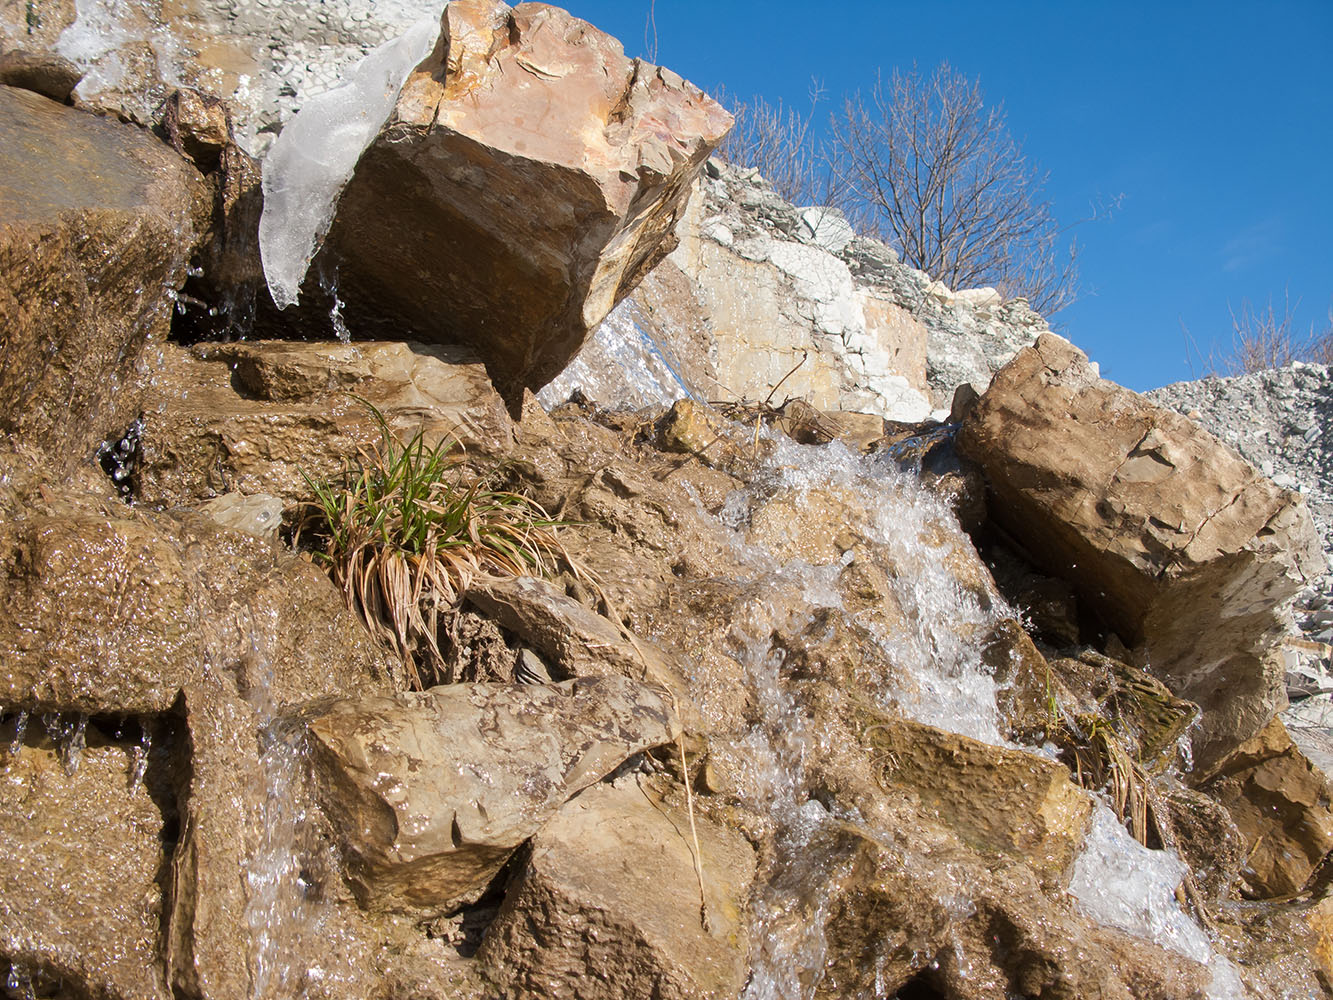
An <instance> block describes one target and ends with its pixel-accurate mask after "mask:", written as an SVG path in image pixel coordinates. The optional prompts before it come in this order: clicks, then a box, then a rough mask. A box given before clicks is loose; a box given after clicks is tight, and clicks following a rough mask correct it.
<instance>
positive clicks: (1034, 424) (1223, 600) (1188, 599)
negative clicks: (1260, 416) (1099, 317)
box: [958, 334, 1324, 765]
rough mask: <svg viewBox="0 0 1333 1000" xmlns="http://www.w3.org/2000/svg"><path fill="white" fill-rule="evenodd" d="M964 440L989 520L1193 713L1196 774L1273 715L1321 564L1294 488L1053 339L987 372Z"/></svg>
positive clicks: (1047, 336) (1310, 524)
mask: <svg viewBox="0 0 1333 1000" xmlns="http://www.w3.org/2000/svg"><path fill="white" fill-rule="evenodd" d="M958 446H959V450H960V451H961V452H962V453H963V454H964V455H966V456H967V457H969V458H971V459H973V460H974V461H976V462H978V463H979V464H980V465H981V466H982V469H983V470H984V473H985V475H986V479H987V483H988V485H989V486H990V489H991V492H992V494H993V496H994V499H995V503H994V505H993V513H992V517H993V518H994V519H995V520H996V521H998V522H999V523H1000V524H1001V525H1002V526H1003V527H1004V528H1005V529H1006V530H1008V531H1009V532H1011V533H1012V534H1013V535H1014V536H1015V537H1016V538H1017V539H1018V540H1019V541H1020V542H1021V543H1022V544H1023V546H1024V547H1025V548H1026V549H1027V550H1028V552H1030V553H1031V555H1032V556H1033V558H1034V559H1035V560H1036V561H1037V563H1038V564H1039V565H1040V566H1041V567H1042V568H1043V569H1044V570H1045V571H1047V572H1050V573H1053V574H1055V575H1057V576H1060V577H1062V578H1064V579H1066V580H1068V581H1070V582H1071V583H1073V584H1074V586H1076V587H1077V588H1078V589H1079V593H1080V598H1081V599H1082V601H1083V602H1084V603H1085V604H1086V606H1088V607H1090V608H1093V609H1095V610H1096V611H1097V612H1098V613H1099V614H1100V615H1101V616H1102V617H1103V618H1104V619H1105V620H1106V621H1107V622H1108V623H1109V624H1110V625H1111V627H1112V628H1114V629H1115V630H1116V631H1117V632H1119V633H1120V634H1121V637H1122V638H1123V639H1125V641H1127V642H1129V643H1131V644H1135V645H1142V646H1143V648H1144V652H1145V653H1146V655H1147V659H1148V662H1149V663H1151V665H1152V671H1153V673H1154V674H1156V675H1157V676H1158V677H1160V678H1161V679H1163V680H1164V681H1165V682H1166V683H1167V684H1168V685H1169V686H1170V687H1171V689H1172V691H1173V692H1174V693H1175V694H1177V695H1180V696H1181V697H1183V698H1187V699H1189V700H1190V701H1193V702H1195V703H1197V704H1198V705H1199V706H1200V708H1201V709H1202V710H1203V717H1202V721H1201V723H1200V727H1199V730H1198V733H1197V735H1196V736H1195V745H1194V750H1195V755H1196V759H1197V760H1198V761H1199V762H1200V764H1204V765H1206V764H1207V763H1209V762H1211V761H1214V760H1216V759H1218V758H1219V757H1220V756H1221V755H1222V754H1224V753H1225V752H1226V751H1228V750H1230V749H1233V748H1234V747H1236V746H1237V745H1239V744H1240V743H1242V742H1244V741H1245V740H1247V739H1248V738H1250V737H1251V736H1253V735H1254V734H1255V733H1256V732H1258V731H1259V729H1261V728H1262V727H1263V726H1264V724H1265V723H1267V721H1268V720H1269V719H1270V718H1272V716H1273V714H1274V713H1275V712H1276V711H1277V709H1278V708H1280V707H1281V705H1282V703H1283V698H1284V695H1283V690H1282V681H1283V670H1282V665H1281V660H1280V658H1279V657H1278V656H1276V655H1275V654H1274V651H1273V647H1274V644H1275V643H1276V642H1277V640H1278V639H1279V638H1280V637H1281V635H1282V633H1283V630H1284V627H1285V624H1286V620H1285V614H1284V612H1283V610H1282V605H1283V602H1284V601H1285V600H1287V599H1288V598H1290V597H1291V596H1292V595H1293V594H1295V593H1297V592H1298V591H1299V590H1300V589H1301V587H1302V586H1304V585H1305V583H1306V582H1307V580H1310V579H1313V578H1314V577H1315V576H1317V575H1318V574H1319V573H1321V572H1322V571H1323V564H1324V560H1323V556H1322V554H1321V552H1320V549H1319V541H1318V538H1317V536H1316V535H1315V529H1314V524H1313V522H1312V521H1311V519H1310V514H1309V512H1308V511H1307V510H1306V508H1305V505H1304V503H1303V502H1302V501H1301V498H1300V495H1299V494H1296V493H1292V492H1290V491H1288V490H1284V489H1281V488H1280V487H1278V486H1277V485H1275V484H1274V483H1273V482H1271V481H1270V480H1268V479H1265V478H1263V477H1262V476H1260V475H1259V473H1258V472H1256V471H1255V470H1254V468H1253V467H1251V466H1250V465H1249V464H1248V463H1247V462H1245V461H1244V460H1243V459H1241V458H1240V456H1238V455H1237V454H1236V453H1235V452H1234V451H1232V450H1231V449H1230V448H1228V447H1226V446H1225V445H1223V444H1222V443H1221V442H1219V441H1218V440H1217V439H1216V438H1214V437H1213V436H1212V435H1210V434H1208V433H1207V432H1205V431H1203V430H1202V429H1201V428H1199V426H1198V425H1197V424H1195V423H1194V422H1193V421H1191V420H1189V419H1187V418H1185V417H1183V416H1181V415H1180V414H1178V413H1174V412H1172V411H1170V410H1165V409H1162V408H1161V407H1157V406H1154V405H1152V404H1151V403H1149V402H1148V401H1147V400H1145V399H1144V398H1143V397H1141V396H1139V395H1138V394H1137V393H1134V392H1131V391H1130V390H1128V389H1124V388H1122V387H1120V386H1118V385H1116V384H1114V383H1113V382H1109V381H1107V380H1105V379H1102V378H1100V377H1099V376H1098V375H1097V372H1096V371H1095V369H1093V367H1092V366H1091V365H1090V364H1089V363H1088V359H1087V357H1086V356H1085V355H1084V354H1083V353H1082V352H1081V351H1079V350H1078V349H1077V348H1075V347H1074V346H1073V345H1071V344H1069V343H1068V342H1067V341H1065V340H1062V339H1061V338H1059V337H1056V336H1054V335H1051V334H1044V335H1042V336H1041V337H1040V338H1039V339H1038V340H1037V342H1036V344H1035V345H1034V346H1033V347H1031V348H1026V349H1024V350H1023V351H1021V352H1019V354H1018V355H1017V356H1016V357H1015V358H1014V360H1013V361H1011V362H1010V363H1009V364H1008V365H1006V366H1005V367H1004V368H1003V369H1002V370H1001V371H1000V372H999V374H997V375H996V377H995V380H994V382H993V383H992V384H991V387H990V389H989V390H987V392H986V394H985V395H984V396H982V398H981V400H980V401H979V402H978V403H977V404H976V406H975V407H974V408H973V409H972V410H971V412H970V413H969V414H968V417H967V419H966V421H965V422H964V424H963V427H962V430H961V432H960V434H959V439H958Z"/></svg>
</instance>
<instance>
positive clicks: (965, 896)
mask: <svg viewBox="0 0 1333 1000" xmlns="http://www.w3.org/2000/svg"><path fill="white" fill-rule="evenodd" d="M613 332H614V333H615V339H616V340H617V350H616V351H615V352H613V353H612V356H614V357H616V359H617V362H618V363H619V364H622V365H628V366H629V367H630V370H629V371H628V372H621V371H617V372H612V373H611V374H610V375H609V377H608V378H607V380H606V384H605V385H599V384H597V383H596V379H597V373H596V371H594V370H592V369H591V368H589V369H588V370H581V371H580V372H579V373H578V375H577V379H575V380H571V381H570V382H569V383H568V384H567V386H566V387H567V388H568V387H570V386H572V385H574V384H579V385H582V386H584V387H585V390H586V391H589V392H590V394H591V395H593V397H594V398H599V399H605V398H608V397H612V398H614V397H615V396H616V395H617V394H620V395H622V396H623V393H624V390H623V387H624V386H625V385H626V384H631V385H634V386H635V387H636V394H637V396H636V401H638V400H642V399H643V397H644V396H645V395H646V394H647V393H649V392H650V391H651V387H652V386H653V384H654V383H658V384H660V382H658V380H657V378H656V377H655V376H654V375H653V374H652V373H653V371H654V369H655V367H656V365H657V361H656V358H655V357H654V356H653V353H652V349H651V342H650V341H649V339H648V338H647V337H643V336H639V334H640V332H641V331H638V330H636V329H635V328H633V327H632V326H630V325H628V324H626V323H625V322H623V321H620V322H617V323H616V324H615V326H614V331H613ZM636 344H639V345H643V349H640V350H636ZM590 383H591V385H590ZM665 388H666V391H663V392H661V393H660V395H659V396H658V399H657V400H656V401H655V402H657V403H659V404H668V403H670V402H671V401H672V400H674V399H676V398H679V397H680V396H681V395H683V393H682V392H680V391H679V390H678V388H677V387H675V386H672V385H669V384H668V385H667V386H666V387H665ZM556 395H557V394H555V393H548V396H547V401H548V405H549V404H551V403H555V402H558V401H559V400H558V399H557V398H553V397H555V396H556ZM771 441H772V447H773V451H772V455H771V457H770V458H769V459H768V460H767V462H766V465H765V467H764V468H763V469H762V470H761V472H760V473H759V475H758V476H756V477H755V479H754V481H753V482H752V483H751V484H750V485H749V486H748V487H747V488H745V489H743V490H739V491H737V492H736V493H735V494H733V495H732V496H731V497H730V498H729V499H728V502H727V504H726V505H725V506H724V508H723V510H722V511H721V513H720V514H719V515H718V516H717V518H716V521H717V527H718V530H719V532H720V534H721V535H722V537H723V539H724V540H725V543H726V544H728V545H729V547H730V549H731V551H732V552H733V554H735V555H736V556H737V559H738V561H739V562H740V563H741V564H742V565H744V566H745V567H746V569H747V574H746V576H745V577H744V578H743V579H739V580H731V581H728V582H729V583H730V584H731V585H733V586H736V587H740V588H741V589H742V590H743V592H744V594H745V598H744V600H742V601H740V602H738V604H737V614H736V616H735V618H734V620H733V621H732V623H731V626H730V629H729V632H728V636H727V652H728V653H729V654H730V655H731V656H732V657H733V658H734V659H735V660H736V661H737V662H739V663H740V664H742V666H743V667H744V668H745V670H746V673H747V678H748V681H749V685H750V687H751V689H752V691H753V692H754V693H755V695H756V698H755V700H756V702H757V703H758V705H759V706H760V718H759V719H758V721H757V722H756V723H755V724H754V726H753V728H752V730H751V732H750V733H749V735H748V737H747V744H748V746H747V750H748V756H749V760H750V767H751V772H750V773H749V774H748V775H747V777H748V780H747V781H746V782H744V783H743V784H744V785H745V787H747V788H749V789H750V790H751V791H750V794H751V795H752V797H753V798H754V801H751V802H750V803H749V804H750V805H752V806H755V807H757V808H758V809H759V810H761V811H762V812H764V813H765V814H766V815H768V816H769V817H771V819H772V821H773V823H774V825H775V841H776V847H777V857H776V859H775V861H774V862H773V863H772V864H771V865H770V867H769V871H768V874H767V883H766V884H765V885H764V886H763V887H762V888H761V889H760V890H759V891H758V892H757V894H756V896H755V899H754V905H753V908H752V915H751V919H752V927H751V933H752V941H753V942H754V952H753V955H752V963H753V964H752V974H751V978H750V982H749V985H748V987H747V990H746V993H745V998H746V1000H809V998H811V997H813V996H814V995H815V992H816V990H817V989H818V986H819V983H820V981H821V979H822V977H823V969H824V967H825V965H826V958H827V943H826V941H825V933H824V925H825V923H826V918H827V916H828V911H829V909H830V907H831V905H832V904H833V901H834V898H833V897H834V893H835V891H836V889H835V887H836V886H837V885H838V883H839V881H840V879H841V875H842V871H841V870H840V866H845V865H846V864H847V862H846V861H845V860H844V859H840V858H837V857H830V856H823V857H821V856H819V854H818V852H817V851H812V850H811V845H812V843H813V842H814V841H815V840H816V838H817V837H818V835H819V834H820V832H821V830H823V829H824V828H826V827H828V826H830V825H831V824H835V823H837V824H843V823H851V824H853V825H854V826H855V825H858V824H860V825H862V828H863V829H865V831H866V833H867V834H869V835H870V836H872V837H876V838H878V839H881V840H886V841H891V839H892V831H888V830H878V829H875V828H874V826H873V824H871V823H869V822H867V821H866V820H864V819H863V818H862V817H860V816H858V815H856V813H855V811H854V810H851V809H847V808H844V807H839V806H837V805H836V804H835V805H833V806H831V807H826V806H825V805H824V804H821V802H820V801H818V800H817V799H816V798H815V797H814V795H812V791H811V783H810V781H809V778H808V775H807V764H808V762H809V761H810V760H811V758H812V755H814V754H819V753H821V752H823V751H824V750H826V749H827V747H825V746H824V741H825V740H826V739H827V736H826V735H825V734H823V733H821V732H819V731H816V730H815V729H814V728H813V723H812V720H811V719H810V717H809V715H808V713H807V710H806V709H805V708H804V707H803V706H802V705H800V704H799V703H798V702H797V700H796V699H795V698H794V697H793V695H792V693H791V690H790V688H789V685H788V684H787V683H786V675H787V670H786V664H785V653H784V651H783V650H782V649H781V648H778V647H776V646H775V645H774V643H773V636H774V633H775V631H777V630H783V631H785V632H787V633H788V634H799V632H800V631H801V630H802V628H804V627H805V626H806V625H807V624H809V622H810V621H811V620H813V618H814V616H815V615H816V614H817V613H822V614H825V615H827V614H833V615H837V616H841V617H842V618H843V619H844V621H845V622H846V623H847V624H849V625H850V624H856V623H858V622H859V624H861V625H863V626H865V627H866V629H867V631H868V632H869V634H870V635H871V636H872V637H873V642H874V644H875V645H876V646H878V652H879V654H880V655H881V656H882V657H883V660H884V661H886V662H890V663H892V664H893V665H894V667H895V668H897V669H896V672H895V673H893V674H892V675H889V674H886V675H885V676H884V677H883V678H882V679H881V681H880V682H879V683H877V684H875V685H873V686H872V687H871V688H870V689H869V690H868V691H867V692H864V693H868V694H869V695H870V696H871V697H873V699H874V700H875V701H876V702H877V703H878V704H879V705H880V706H881V707H883V708H884V709H885V710H886V712H887V713H888V714H890V715H901V716H904V717H906V718H909V719H912V720H914V721H917V722H921V723H925V724H927V725H930V726H934V727H936V728H939V729H943V730H947V731H949V732H953V733H957V734H960V735H963V736H967V737H970V738H972V739H975V740H979V741H981V742H984V743H988V744H991V745H995V746H1011V744H1008V743H1007V742H1006V741H1005V740H1004V738H1003V737H1002V735H1001V730H1000V720H999V717H998V710H997V707H996V681H995V678H994V677H993V676H992V675H991V673H990V671H989V670H988V669H987V668H986V666H985V665H984V663H983V661H982V652H981V643H980V641H979V638H978V637H979V636H980V635H982V634H984V632H985V629H986V627H987V626H989V625H991V624H993V623H995V622H996V621H998V620H999V619H1001V618H1005V617H1011V616H1014V614H1015V612H1014V610H1013V609H1011V608H1008V607H1007V606H1006V605H1005V604H1004V602H1003V600H1002V599H1001V598H1000V597H999V595H998V594H995V593H993V592H991V593H988V594H984V595H978V594H977V593H976V592H975V590H969V589H966V588H964V587H962V586H960V584H959V582H958V579H957V576H956V567H954V566H952V565H951V564H950V560H949V558H948V555H949V551H950V550H951V548H953V547H954V546H959V545H962V546H968V547H970V541H969V540H967V539H966V537H965V536H964V535H963V533H962V530H961V529H960V528H959V527H958V525H957V521H956V518H955V517H954V516H953V514H952V512H951V511H949V510H948V509H947V508H946V506H945V505H944V503H943V502H942V501H941V500H940V499H939V498H938V497H937V496H935V495H934V494H932V493H930V492H928V491H927V490H926V489H925V488H924V487H923V486H922V485H921V483H920V480H919V479H918V478H917V476H916V475H914V474H912V473H910V472H904V471H903V470H902V469H900V468H899V466H898V465H897V463H896V462H894V461H893V460H892V459H891V458H890V457H881V458H879V459H868V458H863V457H861V456H860V455H856V454H853V453H852V452H850V451H848V450H847V449H846V448H844V447H843V446H842V445H841V444H839V443H836V442H835V443H833V444H831V445H825V446H818V447H815V446H804V445H798V444H795V443H793V442H792V441H790V440H789V439H787V438H786V437H785V436H784V435H781V434H774V435H773V436H772V437H771ZM829 490H833V491H844V492H846V493H848V494H850V495H852V496H854V497H856V498H857V501H858V502H856V503H855V504H854V505H853V507H854V509H855V511H856V512H857V515H858V519H857V521H856V523H855V528H856V530H857V531H858V532H859V533H860V534H861V535H862V536H863V537H864V538H866V539H867V540H868V541H869V542H870V543H872V544H874V545H877V546H879V547H880V548H881V550H882V552H883V553H884V557H885V558H886V559H887V562H888V563H889V564H890V565H892V566H893V567H894V571H895V572H894V574H893V578H892V584H893V594H892V597H893V599H894V601H895V602H896V603H897V605H898V606H899V607H900V608H901V609H902V611H903V613H904V622H905V627H896V628H892V629H889V628H886V627H885V626H884V624H883V622H882V621H881V620H871V619H870V618H869V617H867V616H864V615H861V616H858V615H857V614H856V613H855V612H853V611H848V610H847V609H845V608H844V607H843V606H842V605H843V602H842V599H841V597H840V594H839V590H838V586H837V579H838V575H839V573H841V572H842V571H843V570H844V569H845V568H846V567H847V566H848V565H849V564H850V562H851V560H852V559H853V558H854V557H853V555H852V553H851V552H850V551H848V552H846V553H844V554H843V556H842V557H841V558H840V559H838V560H836V561H834V562H832V563H828V564H824V565H818V564H811V563H808V562H805V561H803V560H802V559H788V560H786V561H784V560H782V559H780V558H779V557H778V556H776V555H775V554H774V553H773V552H772V551H770V550H769V549H767V548H766V547H765V546H764V545H763V544H761V543H759V542H758V541H757V540H756V539H755V538H754V537H753V536H752V535H750V534H747V527H748V524H749V519H750V515H751V514H752V512H753V511H754V509H755V508H756V507H758V506H760V505H762V504H763V503H764V502H765V501H766V500H767V499H769V498H771V497H773V496H775V495H777V494H783V495H784V496H786V497H787V498H789V500H790V501H791V502H792V503H793V504H794V506H795V508H796V509H797V511H798V512H799V511H800V510H801V508H802V505H803V504H805V503H808V504H810V505H812V506H813V505H817V503H818V497H819V496H820V494H821V493H824V492H826V491H829ZM798 516H799V514H798ZM941 526H945V527H944V530H943V532H942V531H941ZM793 594H799V595H800V599H799V601H798V602H796V606H797V607H798V610H796V611H794V612H792V613H791V614H790V617H789V620H785V621H775V620H774V616H775V614H776V613H777V612H775V610H774V609H776V608H783V607H786V608H791V607H793V606H794V605H793V600H792V598H793ZM704 711H705V714H707V708H706V706H705V707H704ZM1033 752H1035V749H1034V751H1033ZM830 808H832V809H834V810H836V814H835V813H834V812H830ZM1184 871H1185V866H1184V864H1183V862H1181V861H1180V859H1179V858H1178V857H1177V856H1176V855H1175V854H1174V853H1173V852H1169V851H1154V850H1149V849H1147V848H1144V847H1142V846H1141V845H1139V844H1138V843H1136V842H1135V841H1134V840H1133V839H1132V838H1131V837H1130V836H1129V834H1128V833H1127V832H1126V831H1125V830H1124V828H1123V827H1121V825H1120V824H1119V823H1118V822H1116V821H1115V819H1114V816H1113V815H1112V814H1111V812H1110V810H1109V809H1108V808H1107V807H1105V806H1103V805H1100V804H1099V805H1098V806H1097V808H1096V812H1095V820H1094V823H1093V826H1092V830H1091V831H1090V833H1089V836H1088V840H1087V843H1086V846H1085V848H1084V851H1083V854H1082V855H1081V856H1080V858H1079V859H1078V861H1077V864H1076V872H1075V875H1074V884H1073V885H1072V886H1071V893H1072V895H1073V896H1074V897H1075V899H1076V900H1077V901H1078V905H1080V906H1081V908H1082V909H1083V911H1084V912H1085V913H1086V914H1088V915H1089V916H1091V917H1092V918H1093V919H1094V920H1096V921H1098V922H1100V923H1102V924H1104V925H1106V926H1108V927H1114V928H1117V929H1120V930H1123V931H1127V932H1129V933H1131V934H1134V935H1137V936H1139V937H1143V938H1145V939H1148V940H1151V941H1154V942H1156V943H1157V944H1159V945H1161V946H1163V947H1165V948H1168V949H1170V950H1173V951H1176V952H1177V953H1179V954H1182V955H1184V956H1185V957H1187V958H1190V959H1192V960H1194V961H1196V962H1200V963H1201V964H1204V965H1206V966H1208V967H1209V969H1210V972H1211V974H1212V985H1211V989H1210V993H1209V995H1210V997H1211V998H1213V1000H1243V998H1244V997H1246V996H1247V995H1248V994H1247V993H1246V991H1245V989H1244V987H1243V986H1242V985H1241V983H1240V979H1239V976H1238V973H1237V971H1236V969H1235V967H1234V966H1232V965H1231V963H1230V962H1228V961H1227V960H1225V959H1223V958H1221V957H1219V956H1217V955H1216V954H1215V952H1214V951H1213V948H1212V945H1211V943H1210V942H1209V939H1208V936H1207V934H1206V933H1205V932H1204V931H1203V929H1202V928H1201V927H1199V925H1198V924H1197V923H1196V922H1195V921H1194V920H1193V918H1191V917H1190V916H1189V915H1188V914H1186V913H1185V912H1184V911H1183V910H1182V908H1181V906H1180V904H1179V902H1178V901H1177V900H1176V897H1175V895H1174V891H1175V888H1176V886H1177V885H1178V884H1179V882H1180V879H1181V877H1182V875H1183V873H1184ZM945 875H946V877H942V878H941V879H940V880H939V886H938V894H939V899H938V900H937V902H938V903H940V904H941V905H942V906H943V907H944V908H945V909H946V910H948V911H949V912H953V913H955V914H957V915H958V916H960V917H965V916H966V915H968V914H969V912H970V910H971V907H972V904H971V900H970V897H969V893H968V890H967V886H966V885H965V884H963V883H962V882H961V881H960V880H954V879H950V878H948V877H947V873H945ZM954 947H955V950H956V951H957V952H958V954H957V955H955V956H954V961H955V962H956V964H957V966H958V967H959V968H961V969H966V968H968V963H969V957H968V956H966V955H964V954H963V953H962V950H961V946H960V945H959V944H957V943H955V946H954Z"/></svg>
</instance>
